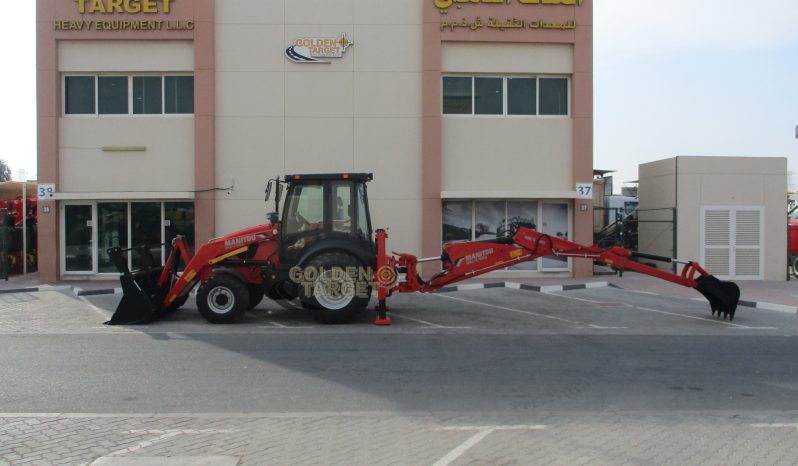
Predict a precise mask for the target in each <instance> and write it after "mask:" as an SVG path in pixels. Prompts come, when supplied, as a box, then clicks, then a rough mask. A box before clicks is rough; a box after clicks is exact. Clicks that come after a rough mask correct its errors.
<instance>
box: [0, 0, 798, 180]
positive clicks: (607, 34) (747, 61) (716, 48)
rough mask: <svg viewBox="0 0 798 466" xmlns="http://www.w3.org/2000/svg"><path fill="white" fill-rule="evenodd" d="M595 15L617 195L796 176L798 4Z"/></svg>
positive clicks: (24, 69) (29, 108)
mask: <svg viewBox="0 0 798 466" xmlns="http://www.w3.org/2000/svg"><path fill="white" fill-rule="evenodd" d="M222 1H228V0H222ZM35 3H36V2H34V1H33V0H25V1H22V2H16V3H15V7H14V20H13V21H6V22H5V23H4V24H3V27H2V28H0V53H2V55H1V56H2V57H3V58H4V63H6V65H5V67H6V69H5V72H4V73H0V89H5V90H6V95H4V96H3V97H4V98H3V103H4V106H5V111H4V112H3V115H2V116H1V117H0V118H1V119H2V122H1V123H2V124H0V131H1V132H2V133H0V134H2V141H3V145H2V150H1V151H0V159H4V160H5V161H6V162H7V163H8V164H9V166H10V167H11V170H12V175H13V177H14V178H15V179H20V174H22V175H23V176H24V177H25V178H26V179H36V105H35V102H36V87H35V83H36V48H35V42H36V35H35V24H36V13H35ZM594 5H595V6H594V24H595V26H594V34H595V37H594V46H595V50H594V72H595V76H594V79H595V82H594V119H595V147H594V166H595V168H597V169H605V170H616V171H617V173H616V174H615V180H616V181H615V185H616V191H619V190H620V187H621V186H622V185H623V182H629V181H633V180H636V179H637V166H638V164H640V163H645V162H650V161H654V160H660V159H664V158H669V157H673V156H677V155H711V156H770V157H787V158H788V165H789V168H788V169H789V170H790V171H793V172H795V173H796V175H798V140H796V138H795V127H796V125H798V27H796V26H795V21H796V20H797V19H798V2H794V1H791V0H776V1H774V2H767V3H766V4H765V5H760V4H759V3H758V2H752V1H751V0H724V1H723V2H715V1H709V0H668V1H662V0H595V3H594ZM20 170H24V173H20ZM794 179H795V183H796V185H795V186H794V188H795V189H798V179H796V178H795V177H794Z"/></svg>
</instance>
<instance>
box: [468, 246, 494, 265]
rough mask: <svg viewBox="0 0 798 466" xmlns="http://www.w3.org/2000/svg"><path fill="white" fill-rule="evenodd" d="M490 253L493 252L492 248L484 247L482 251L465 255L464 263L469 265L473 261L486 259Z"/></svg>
mask: <svg viewBox="0 0 798 466" xmlns="http://www.w3.org/2000/svg"><path fill="white" fill-rule="evenodd" d="M491 254H493V248H491V249H485V250H484V251H479V252H475V253H474V254H469V255H467V256H465V258H464V259H465V263H466V265H471V264H473V263H475V262H481V261H484V260H485V259H487V258H488V257H489V256H490V255H491Z"/></svg>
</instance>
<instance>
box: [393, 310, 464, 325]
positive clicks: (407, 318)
mask: <svg viewBox="0 0 798 466" xmlns="http://www.w3.org/2000/svg"><path fill="white" fill-rule="evenodd" d="M391 317H398V318H400V319H406V320H410V321H413V322H416V323H418V324H424V325H426V326H428V327H430V328H446V329H470V328H471V327H447V326H445V325H439V324H434V323H432V322H427V321H426V320H421V319H414V318H412V317H408V316H403V315H401V314H393V313H391Z"/></svg>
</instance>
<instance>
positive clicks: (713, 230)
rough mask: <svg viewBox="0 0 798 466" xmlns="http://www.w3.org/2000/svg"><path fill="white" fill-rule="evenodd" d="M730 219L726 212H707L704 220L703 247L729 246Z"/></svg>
mask: <svg viewBox="0 0 798 466" xmlns="http://www.w3.org/2000/svg"><path fill="white" fill-rule="evenodd" d="M730 226H731V217H730V212H729V211H728V210H707V211H706V216H705V220H704V245H705V246H729V241H730V239H731V238H730V237H729V231H730V228H729V227H730Z"/></svg>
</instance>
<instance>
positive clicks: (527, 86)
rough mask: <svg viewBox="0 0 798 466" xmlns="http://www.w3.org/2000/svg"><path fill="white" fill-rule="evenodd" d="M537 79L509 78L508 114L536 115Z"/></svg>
mask: <svg viewBox="0 0 798 466" xmlns="http://www.w3.org/2000/svg"><path fill="white" fill-rule="evenodd" d="M536 87H537V80H536V79H535V78H507V114H508V115H535V114H536V113H537V110H536V108H537V97H536V95H537V89H536Z"/></svg>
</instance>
